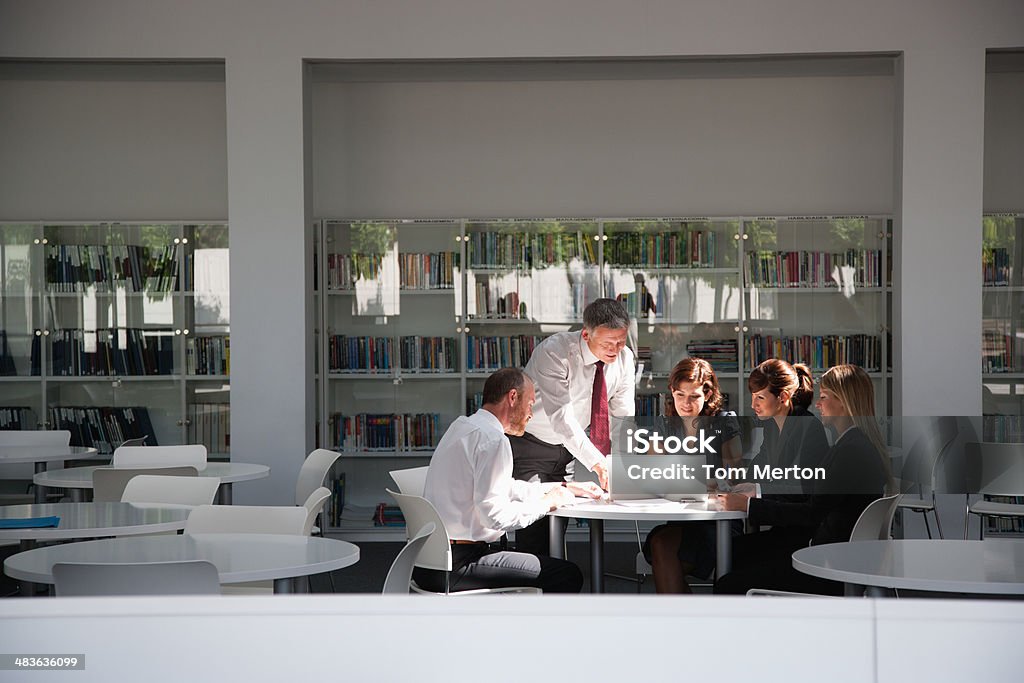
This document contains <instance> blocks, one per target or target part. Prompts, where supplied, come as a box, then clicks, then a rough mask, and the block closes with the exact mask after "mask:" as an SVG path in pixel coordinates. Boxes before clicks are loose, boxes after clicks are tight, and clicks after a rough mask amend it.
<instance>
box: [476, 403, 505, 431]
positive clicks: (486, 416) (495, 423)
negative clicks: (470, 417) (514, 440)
mask: <svg viewBox="0 0 1024 683" xmlns="http://www.w3.org/2000/svg"><path fill="white" fill-rule="evenodd" d="M476 414H477V415H479V416H480V419H482V420H483V421H484V422H486V423H488V424H489V425H491V426H492V427H494V428H495V429H497V430H498V431H499V432H501V433H502V434H504V433H505V428H504V427H502V426H501V420H499V419H498V418H497V416H496V415H495V414H494V413H492V412H491V411H489V410H487V409H486V408H481V409H480V410H478V411H476Z"/></svg>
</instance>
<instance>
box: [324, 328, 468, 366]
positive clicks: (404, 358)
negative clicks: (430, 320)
mask: <svg viewBox="0 0 1024 683" xmlns="http://www.w3.org/2000/svg"><path fill="white" fill-rule="evenodd" d="M458 346H459V341H458V339H456V338H455V337H421V336H416V335H409V336H403V337H399V338H398V348H399V354H398V358H397V361H398V362H399V363H401V365H400V366H399V367H402V368H404V369H406V370H414V371H416V372H438V373H442V372H458V358H459V356H458ZM394 347H395V340H394V338H393V337H347V336H344V335H333V336H331V337H330V339H329V341H328V355H329V367H330V371H331V372H342V373H345V372H348V373H371V374H372V373H377V372H379V373H388V372H390V371H391V370H393V369H394V367H395V365H394V364H395V362H396V357H395V352H394Z"/></svg>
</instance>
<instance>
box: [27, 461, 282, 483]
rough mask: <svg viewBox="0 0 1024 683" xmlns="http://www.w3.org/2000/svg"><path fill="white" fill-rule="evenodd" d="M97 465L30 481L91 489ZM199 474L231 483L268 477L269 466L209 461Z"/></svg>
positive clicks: (51, 472) (53, 472)
mask: <svg viewBox="0 0 1024 683" xmlns="http://www.w3.org/2000/svg"><path fill="white" fill-rule="evenodd" d="M97 467H101V466H99V465H90V466H88V467H68V468H66V469H62V470H48V471H46V472H40V473H38V474H36V475H35V476H34V477H32V481H34V482H35V483H36V484H39V485H40V486H50V487H53V488H60V489H91V488H92V473H93V470H95V469H97ZM153 467H171V465H157V464H154V465H153ZM199 476H200V477H220V480H221V483H222V484H233V483H235V482H239V481H250V480H253V479H263V478H264V477H269V476H270V468H269V467H267V466H266V465H255V464H251V463H247V462H211V463H207V465H206V469H205V470H202V471H201V472H199Z"/></svg>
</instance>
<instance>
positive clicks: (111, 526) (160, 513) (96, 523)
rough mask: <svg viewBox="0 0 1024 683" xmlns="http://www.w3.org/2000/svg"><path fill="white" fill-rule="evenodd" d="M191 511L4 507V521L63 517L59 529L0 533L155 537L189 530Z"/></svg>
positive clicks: (0, 532)
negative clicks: (160, 534) (145, 535)
mask: <svg viewBox="0 0 1024 683" xmlns="http://www.w3.org/2000/svg"><path fill="white" fill-rule="evenodd" d="M190 511H191V508H190V507H185V506H173V505H137V504H133V503H43V504H36V505H3V506H0V519H19V518H25V517H51V516H54V515H56V516H58V517H60V525H59V526H56V527H40V528H35V529H0V539H17V540H35V541H67V540H71V539H76V538H96V537H97V536H129V535H132V534H155V533H160V532H163V531H176V530H178V529H184V528H185V520H186V519H188V513H189V512H190Z"/></svg>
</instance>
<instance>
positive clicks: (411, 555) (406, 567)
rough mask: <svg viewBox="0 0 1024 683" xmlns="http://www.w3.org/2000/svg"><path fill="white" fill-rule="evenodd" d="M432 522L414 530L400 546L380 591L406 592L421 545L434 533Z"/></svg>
mask: <svg viewBox="0 0 1024 683" xmlns="http://www.w3.org/2000/svg"><path fill="white" fill-rule="evenodd" d="M436 528H437V527H435V526H434V523H433V522H431V523H429V524H427V525H426V526H425V527H423V528H422V529H420V530H419V531H418V532H416V535H415V536H413V537H412V538H411V539H409V542H408V543H406V544H405V547H404V548H402V549H401V550H400V551H399V553H398V557H396V558H395V561H394V562H392V563H391V569H389V570H388V575H387V577H386V578H385V579H384V590H383V591H381V592H382V593H385V594H387V593H399V594H402V593H408V592H409V583H410V582H411V581H412V570H413V567H415V566H416V558H418V557H419V554H420V551H421V550H422V549H423V545H424V544H425V543H426V542H427V540H428V539H429V538H430V534H432V533H434V529H436Z"/></svg>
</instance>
